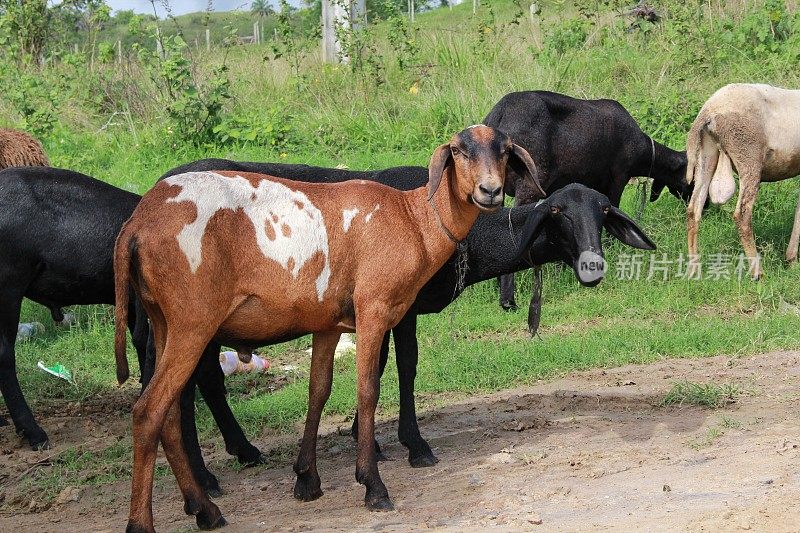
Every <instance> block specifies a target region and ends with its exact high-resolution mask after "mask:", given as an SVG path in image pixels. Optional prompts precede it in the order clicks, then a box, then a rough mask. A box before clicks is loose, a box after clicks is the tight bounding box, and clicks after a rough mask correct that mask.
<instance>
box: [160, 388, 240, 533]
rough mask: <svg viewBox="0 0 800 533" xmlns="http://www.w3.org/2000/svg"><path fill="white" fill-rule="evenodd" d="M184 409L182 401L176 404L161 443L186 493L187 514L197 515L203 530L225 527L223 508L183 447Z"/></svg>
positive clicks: (166, 422)
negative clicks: (214, 500)
mask: <svg viewBox="0 0 800 533" xmlns="http://www.w3.org/2000/svg"><path fill="white" fill-rule="evenodd" d="M180 412H181V408H180V402H175V403H173V404H172V408H171V409H170V410H169V412H168V413H167V418H166V420H165V421H164V427H163V428H162V430H161V442H162V444H163V445H164V453H165V454H166V456H167V460H168V461H169V465H170V467H171V468H172V472H173V473H174V474H175V477H176V479H177V480H178V485H179V486H180V489H181V493H182V494H183V501H184V505H183V510H184V511H185V512H186V514H187V515H191V516H194V517H195V519H196V520H197V527H199V528H200V529H216V528H218V527H222V526H224V525H225V523H226V522H225V518H224V517H223V516H222V513H221V512H220V510H219V508H218V507H217V506H216V505H214V504H213V503H212V502H211V500H209V499H208V496H207V495H206V493H205V491H204V490H203V489H202V488H201V487H200V485H199V484H198V483H197V481H196V479H195V477H194V474H193V472H192V466H191V464H190V463H189V458H188V456H187V455H186V450H185V449H184V447H183V439H182V436H181V414H180Z"/></svg>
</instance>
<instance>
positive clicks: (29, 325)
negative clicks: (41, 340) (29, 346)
mask: <svg viewBox="0 0 800 533" xmlns="http://www.w3.org/2000/svg"><path fill="white" fill-rule="evenodd" d="M42 333H44V324H42V323H41V322H22V323H21V324H19V325H18V326H17V339H18V340H22V339H30V338H31V337H33V336H35V335H41V334H42Z"/></svg>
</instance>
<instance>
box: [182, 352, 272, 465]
mask: <svg viewBox="0 0 800 533" xmlns="http://www.w3.org/2000/svg"><path fill="white" fill-rule="evenodd" d="M219 351H220V345H219V344H216V343H211V344H209V345H208V346H207V347H206V350H205V352H203V357H202V358H201V359H200V363H199V364H198V365H197V370H196V371H195V374H196V377H197V385H198V387H199V388H200V394H202V395H203V398H204V399H205V401H206V405H208V408H209V410H210V411H211V415H212V416H213V417H214V421H215V422H216V423H217V426H218V427H219V430H220V432H221V433H222V438H223V439H224V440H225V450H226V451H227V452H228V453H229V454H231V455H234V456H236V458H237V459H238V460H239V462H240V463H241V464H243V465H245V466H253V465H257V464H264V463H265V462H266V461H267V457H266V456H265V455H264V454H263V453H261V450H259V449H258V448H256V447H255V446H253V445H252V444H251V443H250V441H249V440H247V436H245V434H244V431H242V427H241V426H240V425H239V422H237V421H236V417H235V416H233V412H232V411H231V408H230V406H229V405H228V400H227V398H226V390H225V374H223V372H222V368H221V367H220V365H219Z"/></svg>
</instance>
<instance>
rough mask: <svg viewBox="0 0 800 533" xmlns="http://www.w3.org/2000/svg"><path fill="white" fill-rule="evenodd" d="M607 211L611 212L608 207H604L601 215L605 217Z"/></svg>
mask: <svg viewBox="0 0 800 533" xmlns="http://www.w3.org/2000/svg"><path fill="white" fill-rule="evenodd" d="M609 211H611V208H610V207H608V206H606V207H604V208H603V213H604V214H606V215H607V214H608V212H609Z"/></svg>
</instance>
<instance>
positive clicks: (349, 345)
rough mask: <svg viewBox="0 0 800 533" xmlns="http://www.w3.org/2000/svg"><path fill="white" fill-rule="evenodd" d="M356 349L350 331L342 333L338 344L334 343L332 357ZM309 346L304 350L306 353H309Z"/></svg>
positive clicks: (337, 356)
mask: <svg viewBox="0 0 800 533" xmlns="http://www.w3.org/2000/svg"><path fill="white" fill-rule="evenodd" d="M355 350H356V343H354V342H353V335H352V334H351V333H342V336H341V337H339V344H337V345H336V350H335V351H334V352H333V358H334V359H338V358H340V357H341V356H343V355H344V354H346V353H348V352H354V351H355ZM311 351H312V350H311V348H309V349H308V350H306V353H307V354H309V355H311Z"/></svg>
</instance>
